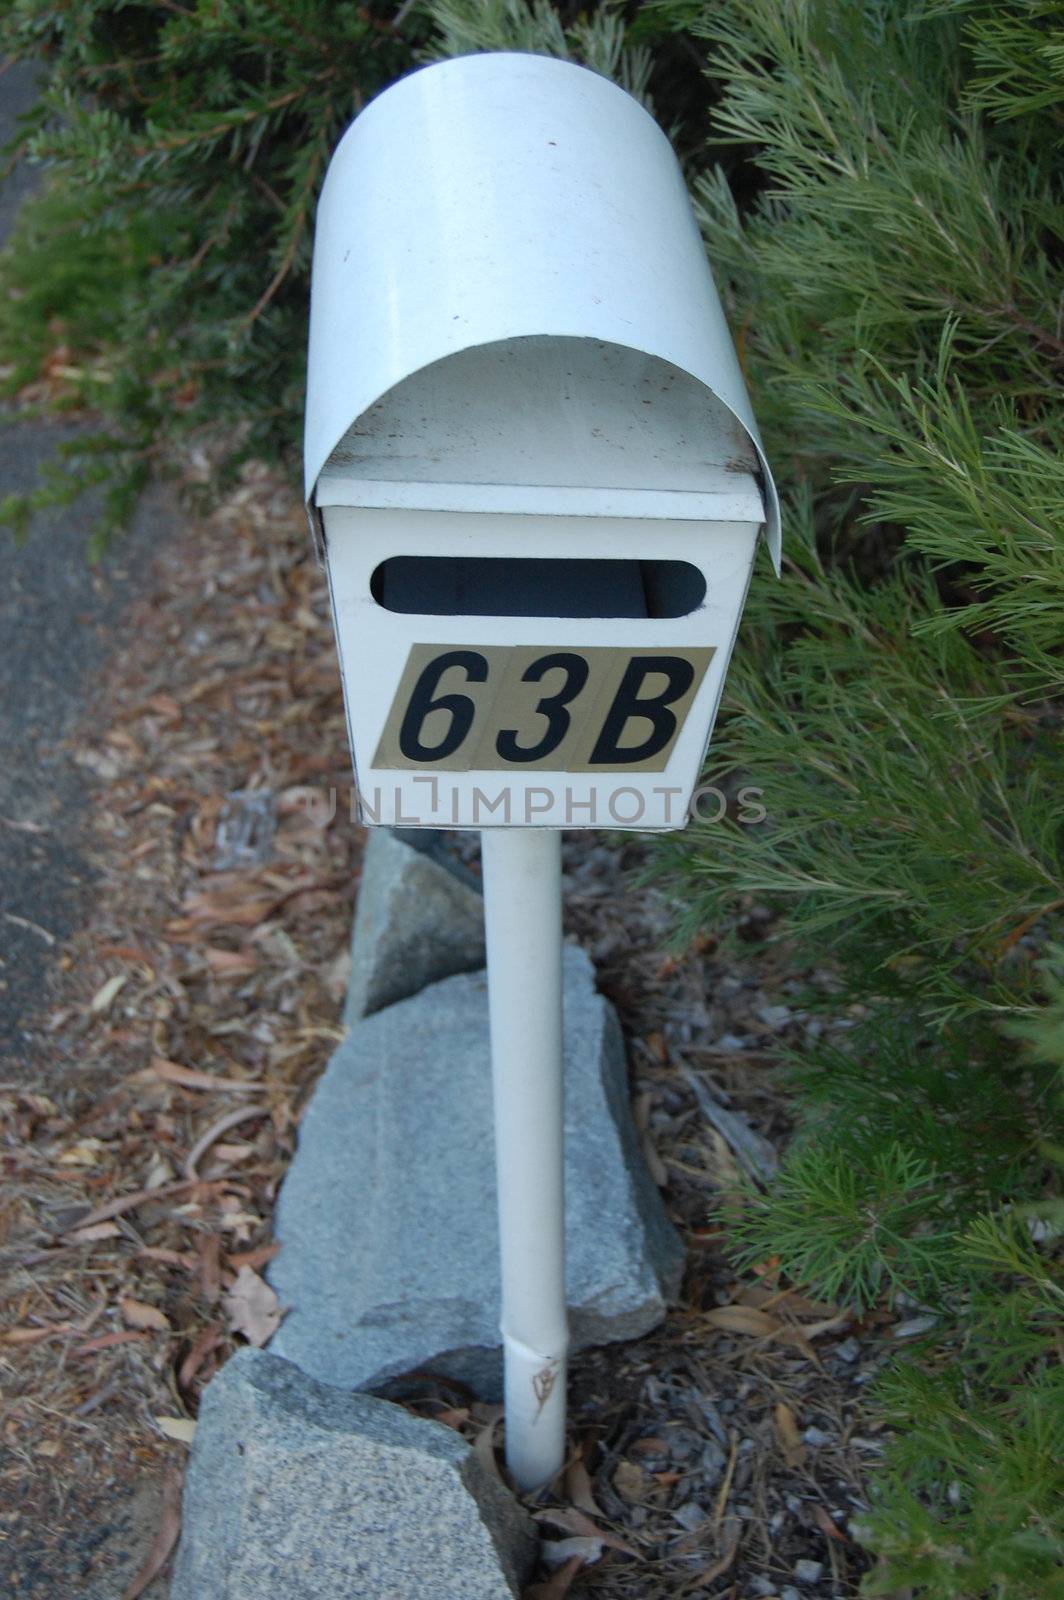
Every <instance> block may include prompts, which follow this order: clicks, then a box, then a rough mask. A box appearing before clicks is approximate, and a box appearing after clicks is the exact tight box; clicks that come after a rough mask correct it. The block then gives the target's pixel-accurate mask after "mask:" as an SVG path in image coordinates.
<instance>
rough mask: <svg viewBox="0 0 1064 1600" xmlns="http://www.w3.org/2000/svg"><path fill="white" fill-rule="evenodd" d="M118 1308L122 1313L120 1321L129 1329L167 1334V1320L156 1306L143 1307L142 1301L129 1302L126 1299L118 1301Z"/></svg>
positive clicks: (168, 1324)
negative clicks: (149, 1330) (141, 1329)
mask: <svg viewBox="0 0 1064 1600" xmlns="http://www.w3.org/2000/svg"><path fill="white" fill-rule="evenodd" d="M118 1306H119V1310H120V1311H121V1313H122V1321H123V1322H125V1323H126V1324H127V1325H128V1326H129V1327H131V1328H145V1329H151V1330H152V1331H154V1332H156V1333H169V1331H170V1321H169V1318H168V1317H166V1316H164V1314H163V1313H162V1312H161V1311H160V1310H159V1308H158V1306H149V1305H145V1304H144V1302H143V1301H142V1300H131V1299H129V1298H128V1297H126V1298H123V1299H121V1300H119V1302H118Z"/></svg>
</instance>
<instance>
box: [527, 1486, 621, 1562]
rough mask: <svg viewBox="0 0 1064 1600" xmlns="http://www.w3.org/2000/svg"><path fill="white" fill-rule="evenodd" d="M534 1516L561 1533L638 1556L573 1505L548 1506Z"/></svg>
mask: <svg viewBox="0 0 1064 1600" xmlns="http://www.w3.org/2000/svg"><path fill="white" fill-rule="evenodd" d="M640 1476H642V1474H640ZM600 1515H601V1513H600ZM535 1518H536V1521H537V1522H549V1523H550V1525H551V1527H552V1528H561V1530H562V1531H563V1533H575V1534H579V1535H581V1536H582V1537H584V1538H587V1539H600V1540H601V1541H602V1543H603V1544H604V1545H608V1546H609V1548H610V1549H611V1550H619V1551H620V1552H621V1554H622V1555H626V1556H638V1551H636V1550H633V1549H632V1547H631V1545H630V1544H625V1542H624V1540H623V1539H618V1537H617V1535H616V1534H615V1533H609V1532H607V1530H606V1529H605V1528H600V1527H598V1526H596V1524H595V1523H594V1522H592V1520H591V1518H590V1517H587V1516H585V1515H584V1513H583V1512H582V1511H577V1509H576V1507H575V1506H563V1507H561V1508H559V1509H555V1508H554V1507H550V1506H548V1507H547V1508H546V1509H545V1510H543V1511H537V1512H536V1513H535Z"/></svg>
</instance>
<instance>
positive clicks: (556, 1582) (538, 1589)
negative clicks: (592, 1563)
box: [524, 1556, 584, 1600]
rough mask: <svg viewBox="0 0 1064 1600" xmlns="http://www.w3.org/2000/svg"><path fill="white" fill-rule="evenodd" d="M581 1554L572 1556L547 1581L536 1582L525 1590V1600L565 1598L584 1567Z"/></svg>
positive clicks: (560, 1599)
mask: <svg viewBox="0 0 1064 1600" xmlns="http://www.w3.org/2000/svg"><path fill="white" fill-rule="evenodd" d="M583 1565H584V1563H583V1562H582V1561H581V1559H580V1557H579V1556H570V1557H569V1559H568V1561H566V1562H564V1563H563V1565H562V1566H560V1567H559V1568H558V1570H557V1572H555V1573H552V1575H551V1576H550V1577H549V1578H548V1579H547V1581H546V1583H534V1584H532V1586H531V1588H528V1589H526V1590H525V1591H524V1595H525V1600H565V1596H566V1595H567V1594H568V1593H569V1590H570V1589H571V1588H572V1584H573V1579H574V1578H575V1577H576V1575H577V1573H578V1572H580V1571H581V1570H582V1569H583Z"/></svg>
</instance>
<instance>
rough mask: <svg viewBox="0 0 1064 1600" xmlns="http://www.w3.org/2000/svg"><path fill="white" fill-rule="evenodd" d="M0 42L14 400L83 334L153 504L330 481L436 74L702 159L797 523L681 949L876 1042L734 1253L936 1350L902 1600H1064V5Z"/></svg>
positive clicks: (197, 26)
mask: <svg viewBox="0 0 1064 1600" xmlns="http://www.w3.org/2000/svg"><path fill="white" fill-rule="evenodd" d="M0 27H2V29H3V39H4V41H5V42H6V45H7V47H8V48H9V49H15V50H17V51H20V52H22V53H33V54H41V53H43V54H44V55H45V56H46V59H47V61H48V82H49V88H48V91H47V96H46V99H45V101H44V102H43V105H42V112H41V116H40V118H39V119H38V122H39V125H38V127H37V129H36V131H35V132H33V134H32V139H31V145H32V148H34V149H35V150H36V151H37V152H39V153H40V154H41V155H43V156H47V157H48V158H49V160H50V161H51V162H52V163H53V174H54V176H53V181H52V184H51V186H50V188H49V190H48V191H47V193H46V194H45V196H44V198H43V199H42V200H41V202H39V205H38V206H37V207H36V208H35V209H34V210H32V211H31V212H30V214H29V216H28V218H27V221H26V223H25V225H24V227H23V231H22V235H21V238H20V240H19V241H17V242H16V243H17V248H16V250H15V252H14V253H13V254H12V255H10V256H9V258H8V262H7V265H6V267H5V268H4V273H5V283H6V287H7V288H8V289H10V288H12V287H14V288H15V289H17V290H18V292H19V295H20V299H19V300H18V302H17V306H18V309H19V312H20V314H19V315H18V316H17V317H14V318H13V317H12V315H11V312H10V307H9V306H7V305H6V302H5V303H4V304H0V355H2V356H3V359H4V360H6V361H8V362H9V363H12V365H13V367H14V370H15V377H14V380H13V381H15V382H25V379H26V376H27V374H28V372H29V371H31V370H33V368H34V363H35V362H36V363H37V364H39V361H40V356H41V340H42V339H44V338H46V336H47V331H48V330H49V329H50V328H51V327H53V326H54V319H55V318H56V317H60V318H62V319H64V332H63V337H64V339H65V340H66V342H67V343H68V344H70V345H72V346H73V347H74V348H75V350H76V351H77V352H78V357H77V361H76V362H75V365H77V366H78V370H79V371H80V372H81V373H82V378H81V380H80V384H81V387H80V389H79V390H78V392H79V393H80V394H85V393H88V394H89V395H90V396H91V397H93V398H95V399H96V400H97V402H98V403H100V404H101V405H102V407H103V410H104V414H105V416H107V417H108V418H109V419H110V422H111V429H112V432H111V437H110V440H109V446H108V447H109V449H111V451H112V456H113V459H109V458H108V457H107V453H106V452H104V455H103V457H102V458H101V459H102V460H103V461H104V462H105V465H103V466H101V467H100V468H99V471H100V473H101V475H102V474H103V473H104V472H106V471H110V470H111V469H112V467H113V465H114V462H115V460H117V462H118V465H119V466H120V468H121V469H122V471H124V472H125V473H126V477H125V478H124V479H123V478H121V477H120V478H119V479H117V480H115V481H116V483H117V484H119V485H121V484H122V483H125V484H127V485H128V484H129V483H130V482H131V481H132V479H131V478H130V476H129V473H130V471H131V470H132V472H133V474H134V476H135V474H136V473H137V472H139V471H141V470H142V469H143V468H144V467H145V466H147V464H149V463H150V461H151V460H152V458H153V454H154V451H155V449H156V445H157V440H158V438H159V437H160V436H161V435H164V434H167V433H169V432H170V431H171V430H172V428H173V427H174V425H175V423H180V424H181V425H182V426H184V427H191V428H198V427H203V426H205V425H207V424H215V425H217V423H218V422H219V421H222V422H225V423H227V424H229V425H231V426H232V428H233V430H234V431H233V436H232V444H233V448H234V450H237V449H239V450H247V451H259V452H261V451H263V450H267V451H270V452H276V451H277V450H278V449H279V448H281V446H282V445H284V444H287V443H289V442H291V441H294V440H295V438H296V437H297V434H298V412H299V409H300V404H301V383H302V361H303V349H304V332H305V300H306V287H307V266H308V259H309V235H308V221H309V218H310V216H311V213H312V208H313V203H314V199H315V195H316V190H317V187H318V184H319V181H320V177H321V173H322V170H323V166H324V163H325V160H326V159H327V156H328V152H329V150H330V148H331V146H332V144H333V143H334V142H335V139H336V137H337V135H338V133H339V131H340V129H341V127H342V126H343V125H344V123H345V122H346V121H347V120H348V119H349V118H350V116H351V115H352V113H353V112H354V111H355V110H357V108H358V105H359V104H360V103H361V100H362V99H363V98H364V97H367V96H368V95H370V94H372V93H373V92H374V91H375V90H376V89H377V88H379V87H381V86H383V84H384V83H386V82H387V81H389V79H390V78H391V77H393V76H395V75H396V74H397V73H398V72H400V71H402V70H404V69H405V68H406V67H408V66H410V65H412V64H414V62H415V61H416V60H417V59H422V58H424V57H425V56H426V55H430V54H433V53H435V54H455V53H461V52H464V51H468V50H480V49H496V48H518V49H533V50H539V51H543V52H547V53H551V54H555V55H571V56H573V57H574V58H576V59H579V60H583V61H585V62H587V63H588V64H590V65H592V66H594V67H595V68H596V69H597V70H599V71H602V72H605V73H607V74H609V75H610V76H613V77H615V78H617V79H618V80H619V81H621V82H624V83H625V84H626V85H627V86H628V87H630V88H631V89H632V90H633V91H634V92H636V93H637V94H639V95H640V97H641V98H643V99H644V101H646V102H648V103H651V104H652V105H653V106H654V109H655V112H656V114H657V115H658V117H659V119H660V120H661V121H662V123H663V124H664V125H665V126H666V127H669V128H670V131H672V132H673V134H674V136H675V137H677V138H678V140H679V143H680V147H681V149H682V151H683V154H684V160H685V165H686V168H687V171H688V174H689V177H690V180H691V187H692V193H693V196H694V199H695V202H696V207H697V210H698V213H699V216H700V219H701V223H702V226H703V228H704V232H705V237H706V242H707V247H708V250H709V254H710V257H711V260H712V262H713V266H714V270H715V272H716V275H717V279H718V282H719V283H720V285H721V287H722V290H723V291H724V294H725V298H726V299H727V301H728V302H729V309H730V314H731V321H732V327H733V329H734V330H736V333H737V337H738V345H739V349H740V355H741V359H742V362H743V365H744V368H745V370H746V373H747V377H748V380H749V383H750V386H751V389H752V391H753V395H754V403H755V410H756V412H757V415H758V418H759V421H760V422H761V425H762V431H763V433H764V436H765V443H766V447H767V451H768V455H769V458H770V459H771V460H772V461H773V463H774V465H775V467H776V470H777V474H778V478H779V481H780V486H781V489H782V490H783V494H784V499H785V508H786V513H785V514H786V521H785V564H784V572H783V577H782V580H781V581H780V582H778V583H777V582H776V581H775V580H774V578H773V577H772V576H771V575H770V574H769V572H768V570H767V563H766V565H765V568H764V570H763V571H762V572H760V573H759V574H758V575H757V577H756V580H755V583H754V586H753V589H752V592H751V599H750V603H749V606H748V609H747V613H746V616H745V618H744V623H743V629H742V635H741V639H740V645H739V648H738V650H737V652H736V656H735V660H734V663H733V666H732V671H731V674H730V678H729V683H728V687H727V691H726V702H725V706H724V710H723V714H722V718H721V722H720V725H719V727H718V732H717V737H716V739H715V742H714V748H713V752H712V759H713V770H712V773H711V777H712V778H716V779H723V780H726V779H727V777H728V775H729V774H734V773H741V774H743V775H744V777H745V778H746V780H747V781H753V782H756V783H757V784H759V785H760V786H761V788H762V789H763V791H764V801H765V804H766V806H767V808H768V817H767V820H766V821H764V822H763V823H761V824H759V825H757V826H740V825H737V824H736V825H732V824H730V823H729V822H727V821H721V822H718V823H715V824H713V825H712V826H706V827H702V828H700V827H698V826H695V827H693V828H691V829H689V830H687V831H686V832H685V833H683V834H682V835H676V836H674V838H673V839H672V841H671V842H670V843H668V844H666V845H665V846H664V847H663V849H662V852H661V858H660V859H661V870H662V872H663V873H664V874H665V875H666V877H667V879H668V881H670V882H671V884H672V885H673V886H674V888H675V889H676V891H677V893H678V897H679V899H680V901H681V903H682V904H683V905H684V906H685V908H686V912H685V915H686V924H687V928H688V929H689V930H691V931H693V930H695V929H698V928H701V927H706V926H710V927H712V928H713V929H714V930H719V929H720V928H722V927H724V926H727V924H728V920H729V918H730V917H732V914H733V912H734V909H735V907H736V906H737V905H740V904H742V903H744V902H745V903H749V901H750V900H751V898H753V899H755V900H756V901H757V902H759V903H762V904H768V905H770V906H772V907H773V908H775V911H776V913H777V921H776V924H775V927H776V929H777V930H778V932H779V934H780V935H781V936H783V937H784V938H785V939H786V940H787V941H788V946H787V947H788V948H789V949H791V950H793V952H794V957H795V964H796V969H797V970H799V971H801V970H803V969H805V970H807V969H809V968H810V967H813V966H817V967H821V968H828V969H830V971H831V973H832V974H833V976H834V989H833V993H832V996H831V999H830V1001H825V1000H824V999H823V997H821V998H820V999H819V1000H818V999H817V998H816V997H814V996H810V1002H809V1003H810V1005H811V1006H814V1005H820V1006H821V1007H826V1008H827V1009H829V1010H831V1009H834V1011H835V1012H836V1013H837V1014H838V1015H839V1016H844V1017H845V1019H846V1021H847V1023H848V1026H847V1028H846V1029H845V1031H842V1030H840V1029H838V1028H829V1029H826V1030H825V1032H824V1035H823V1038H825V1039H830V1040H831V1041H832V1042H831V1043H830V1044H821V1045H819V1046H814V1047H809V1048H805V1049H803V1050H802V1051H801V1053H796V1054H795V1055H794V1058H793V1060H791V1061H790V1063H789V1065H790V1071H791V1075H792V1078H793V1082H794V1085H795V1088H796V1091H797V1095H798V1101H799V1104H800V1106H801V1108H802V1112H801V1120H800V1122H799V1127H798V1132H797V1134H796V1137H795V1140H794V1143H793V1146H792V1149H791V1151H790V1154H789V1156H788V1159H787V1161H786V1162H785V1164H784V1167H783V1170H782V1173H781V1175H780V1178H779V1180H778V1182H777V1183H776V1184H775V1185H774V1186H773V1187H772V1188H770V1189H767V1190H755V1189H751V1190H749V1191H748V1192H747V1193H746V1194H745V1196H744V1198H743V1205H742V1210H741V1214H740V1216H739V1220H738V1221H737V1222H736V1221H735V1213H734V1210H733V1209H732V1208H731V1207H729V1211H728V1219H729V1225H730V1226H732V1227H733V1229H734V1237H735V1248H736V1252H737V1255H738V1257H739V1259H740V1260H746V1261H748V1262H758V1261H762V1260H763V1259H765V1258H766V1257H773V1258H778V1260H779V1262H780V1270H781V1272H782V1273H783V1274H785V1275H787V1276H788V1277H789V1278H790V1279H791V1280H793V1281H796V1282H798V1283H800V1284H802V1285H804V1286H806V1287H808V1288H810V1289H812V1290H814V1291H816V1292H819V1293H821V1294H823V1295H826V1296H829V1297H832V1298H836V1299H839V1300H842V1301H844V1302H846V1303H847V1304H848V1305H850V1306H852V1307H854V1308H855V1310H858V1311H860V1310H864V1309H868V1308H872V1307H883V1306H886V1305H897V1304H898V1303H899V1302H900V1304H901V1305H903V1306H907V1307H908V1308H909V1312H908V1313H906V1314H907V1315H909V1320H910V1321H911V1322H916V1323H918V1324H919V1325H920V1326H921V1327H923V1328H924V1330H925V1332H924V1337H923V1338H922V1340H921V1341H919V1343H918V1344H917V1345H916V1346H915V1347H914V1346H913V1345H911V1344H910V1345H907V1346H906V1348H907V1350H908V1354H907V1355H905V1356H904V1358H901V1357H899V1358H898V1359H897V1360H895V1361H894V1362H893V1364H892V1365H891V1367H890V1369H889V1371H888V1375H887V1377H886V1379H885V1380H883V1381H882V1382H881V1383H880V1385H879V1390H878V1403H879V1404H880V1405H881V1406H882V1407H883V1409H884V1414H885V1417H886V1419H887V1421H888V1422H889V1424H890V1433H889V1437H890V1439H891V1440H892V1442H891V1443H890V1444H889V1447H888V1449H887V1453H886V1457H885V1463H884V1466H883V1469H882V1471H881V1473H880V1474H879V1476H878V1479H877V1481H876V1483H875V1485H874V1499H873V1504H872V1506H871V1509H870V1512H869V1514H868V1516H867V1517H866V1518H865V1520H864V1523H863V1525H862V1529H861V1536H862V1538H863V1539H865V1540H866V1542H867V1543H868V1544H869V1545H870V1547H871V1548H872V1550H873V1551H874V1552H876V1554H877V1556H878V1557H879V1561H878V1564H877V1566H876V1568H875V1570H874V1573H873V1574H872V1575H871V1576H870V1577H869V1578H868V1579H867V1580H866V1592H867V1593H869V1594H881V1595H892V1594H899V1593H902V1592H907V1591H908V1589H912V1590H913V1591H914V1592H915V1594H917V1595H919V1596H923V1597H927V1600H982V1597H991V1596H992V1597H994V1600H1035V1597H1038V1600H1043V1597H1049V1596H1051V1595H1053V1594H1061V1593H1062V1592H1064V1590H1062V1585H1061V1572H1062V1561H1064V1522H1062V1515H1061V1504H1062V1503H1064V1495H1062V1492H1061V1491H1062V1490H1064V1471H1062V1463H1061V1451H1060V1441H1061V1438H1064V1382H1062V1378H1061V1370H1060V1360H1059V1358H1060V1327H1061V1312H1062V1310H1064V1275H1062V1273H1061V1243H1062V1240H1064V1201H1062V1199H1061V1194H1060V1176H1061V1172H1062V1169H1064V1096H1062V1087H1061V1073H1062V1070H1064V936H1062V934H1061V926H1062V922H1064V916H1062V913H1064V862H1062V853H1064V826H1062V824H1064V815H1062V811H1064V799H1062V797H1064V741H1062V737H1061V735H1062V727H1064V702H1062V695H1061V691H1062V688H1064V665H1062V647H1064V539H1062V534H1061V524H1062V513H1064V466H1062V462H1064V408H1062V406H1061V378H1062V374H1064V274H1062V260H1064V200H1062V195H1061V179H1062V166H1064V6H1062V5H1061V4H1060V0H1008V3H994V0H921V3H920V4H907V3H903V0H857V3H843V0H650V3H647V4H639V5H636V4H631V5H627V6H605V7H594V8H590V9H588V10H587V12H586V13H584V14H582V13H581V11H580V9H579V7H577V6H571V5H563V4H554V5H552V4H549V3H547V0H532V3H527V4H526V3H525V0H435V3H430V4H423V5H420V6H416V5H415V6H409V5H402V6H386V5H368V6H362V7H358V6H349V5H341V4H329V3H326V0H301V3H300V4H299V5H293V6H276V5H273V4H272V3H270V0H239V3H238V0H211V3H210V4H205V3H201V4H196V3H194V0H189V3H188V4H187V5H180V6H179V5H176V4H174V5H171V4H165V5H127V4H118V3H109V0H76V3H74V0H72V3H70V4H66V5H64V6H62V7H61V8H56V7H54V6H46V5H45V4H44V3H43V0H16V3H15V4H13V5H12V6H11V7H10V8H9V9H8V12H7V14H6V17H5V18H4V20H3V21H2V23H0ZM692 62H693V63H695V64H696V65H695V68H694V76H692V66H691V63H692ZM692 83H693V84H694V85H695V92H692ZM72 219H76V220H77V222H78V233H77V242H76V248H74V249H65V248H58V246H59V245H60V243H61V241H62V240H63V238H64V236H65V237H66V239H67V240H68V241H69V239H70V238H71V236H72V235H71V226H72ZM97 250H98V251H99V252H100V253H99V255H98V256H96V257H95V258H94V256H93V252H94V251H97ZM93 259H97V260H98V261H100V262H106V263H107V272H108V274H109V276H108V282H109V283H111V284H112V285H113V297H112V296H111V295H110V294H109V293H108V292H103V291H101V290H100V286H99V282H98V281H90V280H91V271H90V268H89V267H88V266H86V265H85V263H91V261H92V260H93ZM42 330H44V331H43V332H42ZM35 339H36V341H37V342H36V343H34V340H35ZM20 363H21V365H20ZM123 506H124V502H123V501H122V500H121V496H119V497H118V498H116V499H115V500H114V502H113V504H112V506H111V508H110V509H111V514H112V520H113V518H114V517H115V516H118V515H119V514H120V513H121V511H122V509H123ZM9 509H10V510H11V511H12V512H14V511H17V510H18V509H19V508H18V507H11V508H9Z"/></svg>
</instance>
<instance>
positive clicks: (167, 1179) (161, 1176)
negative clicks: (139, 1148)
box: [104, 1150, 174, 1233]
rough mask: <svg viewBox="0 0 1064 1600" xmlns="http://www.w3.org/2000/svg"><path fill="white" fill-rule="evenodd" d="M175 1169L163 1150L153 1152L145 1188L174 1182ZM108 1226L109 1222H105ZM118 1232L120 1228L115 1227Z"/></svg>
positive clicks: (156, 1187) (145, 1178)
mask: <svg viewBox="0 0 1064 1600" xmlns="http://www.w3.org/2000/svg"><path fill="white" fill-rule="evenodd" d="M173 1181H174V1169H173V1167H172V1166H171V1165H170V1163H169V1161H167V1159H166V1157H165V1156H164V1155H163V1154H162V1152H161V1151H159V1150H155V1151H153V1152H152V1158H151V1163H150V1165H149V1167H148V1170H147V1172H146V1173H145V1175H144V1187H145V1189H161V1188H162V1186H163V1184H164V1183H173ZM104 1226H105V1227H107V1226H108V1224H107V1223H105V1224H104ZM115 1232H116V1233H117V1232H118V1229H117V1228H116V1229H115Z"/></svg>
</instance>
